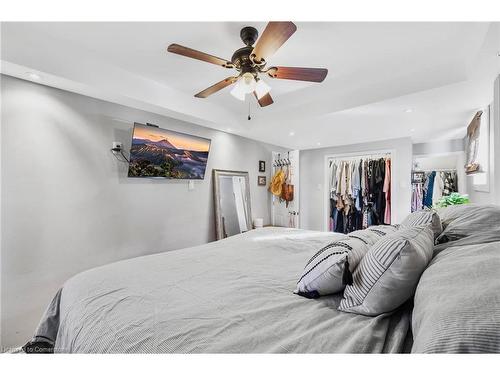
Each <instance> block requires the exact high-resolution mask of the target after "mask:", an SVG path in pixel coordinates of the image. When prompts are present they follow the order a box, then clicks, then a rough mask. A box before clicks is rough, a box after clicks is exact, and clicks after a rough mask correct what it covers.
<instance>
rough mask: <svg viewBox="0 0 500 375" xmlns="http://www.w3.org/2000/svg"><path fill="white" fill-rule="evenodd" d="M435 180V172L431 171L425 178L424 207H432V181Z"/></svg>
mask: <svg viewBox="0 0 500 375" xmlns="http://www.w3.org/2000/svg"><path fill="white" fill-rule="evenodd" d="M435 178H436V172H435V171H432V172H431V173H429V176H428V177H427V178H426V184H425V185H424V206H425V207H432V193H433V192H434V179H435Z"/></svg>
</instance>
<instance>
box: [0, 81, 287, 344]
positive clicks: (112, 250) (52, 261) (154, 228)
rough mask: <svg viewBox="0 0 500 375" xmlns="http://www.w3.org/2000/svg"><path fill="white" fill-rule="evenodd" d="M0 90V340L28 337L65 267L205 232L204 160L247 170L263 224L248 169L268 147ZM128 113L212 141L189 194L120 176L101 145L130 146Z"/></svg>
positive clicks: (110, 109) (96, 103)
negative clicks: (200, 178)
mask: <svg viewBox="0 0 500 375" xmlns="http://www.w3.org/2000/svg"><path fill="white" fill-rule="evenodd" d="M1 89H2V117H1V119H2V139H1V153H2V154H1V161H2V175H3V179H2V184H1V198H2V207H1V218H2V221H1V223H2V228H1V230H2V242H1V244H2V250H3V251H2V254H1V267H2V268H1V282H2V283H1V287H2V321H1V323H2V324H1V325H2V338H3V345H4V346H5V347H9V346H12V345H20V344H24V343H25V342H26V341H27V340H28V339H29V338H30V336H31V334H32V333H33V331H34V329H35V327H36V325H37V323H38V320H39V318H40V316H41V314H42V312H43V310H44V309H45V306H46V305H47V304H48V302H49V301H50V299H51V298H52V296H53V294H54V293H55V292H56V291H57V289H58V288H59V287H60V286H61V285H62V284H63V283H64V281H65V280H66V279H68V278H70V277H71V276H73V275H75V274H76V273H78V272H80V271H83V270H85V269H89V268H92V267H95V266H99V265H102V264H106V263H109V262H113V261H117V260H120V259H125V258H130V257H136V256H140V255H145V254H151V253H157V252H162V251H167V250H173V249H178V248H183V247H188V246H194V245H199V244H203V243H206V242H208V241H212V240H214V239H215V233H214V232H215V228H214V220H213V216H214V214H213V203H212V202H213V200H212V182H211V179H212V175H211V172H212V169H213V168H217V169H231V170H243V171H249V173H250V184H251V186H250V189H251V201H252V214H253V215H254V217H263V218H264V223H265V224H266V223H269V221H270V194H269V193H268V192H267V190H266V187H263V186H258V185H257V175H262V174H265V175H266V176H267V178H268V180H269V178H270V173H269V170H270V166H271V151H272V150H280V148H278V147H273V146H271V145H267V144H263V143H259V142H256V141H252V140H249V139H245V138H241V137H239V136H235V135H231V134H227V133H223V132H218V131H215V130H211V129H208V128H203V127H199V126H196V125H193V124H189V123H186V122H182V121H178V120H174V119H170V118H166V117H162V116H159V115H155V114H151V113H147V112H143V111H139V110H135V109H132V108H128V107H124V106H120V105H116V104H111V103H108V102H104V101H100V100H95V99H92V98H89V97H85V96H81V95H77V94H72V93H69V92H65V91H61V90H57V89H54V88H50V87H46V86H42V85H37V84H33V83H30V82H27V81H22V80H18V79H14V78H11V77H7V76H2V83H1ZM134 121H137V122H142V123H146V122H150V123H154V124H157V125H159V126H160V127H165V128H169V129H173V130H178V131H182V132H186V133H191V134H195V135H199V136H202V137H206V138H211V139H212V144H211V152H210V156H209V162H208V168H207V175H206V176H205V180H203V181H195V190H194V191H188V186H187V182H186V181H169V180H163V179H137V178H134V179H129V178H127V177H126V174H127V166H126V164H123V163H119V162H117V161H116V159H115V158H114V156H113V155H112V154H111V152H110V151H109V149H110V148H111V142H112V141H115V140H118V141H122V142H123V144H124V145H125V146H126V148H127V149H128V148H129V145H130V142H131V132H132V126H133V123H134ZM249 124H250V123H249ZM259 160H265V161H266V169H267V172H266V173H258V161H259ZM235 251H236V249H235Z"/></svg>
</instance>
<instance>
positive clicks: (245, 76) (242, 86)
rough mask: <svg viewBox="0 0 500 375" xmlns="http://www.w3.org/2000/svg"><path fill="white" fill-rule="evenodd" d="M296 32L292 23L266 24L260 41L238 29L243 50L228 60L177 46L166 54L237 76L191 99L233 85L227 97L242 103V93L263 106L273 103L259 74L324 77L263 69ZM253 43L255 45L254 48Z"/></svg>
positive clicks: (322, 72) (308, 71) (311, 71)
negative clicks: (193, 60)
mask: <svg viewBox="0 0 500 375" xmlns="http://www.w3.org/2000/svg"><path fill="white" fill-rule="evenodd" d="M296 30H297V26H295V24H294V23H293V22H269V23H268V24H267V26H266V28H265V29H264V32H263V33H262V35H261V36H260V39H259V40H257V37H258V35H259V33H258V32H257V29H255V28H254V27H251V26H247V27H244V28H242V29H241V32H240V38H241V40H242V41H243V43H245V47H242V48H240V49H238V50H236V51H235V52H234V54H233V57H231V61H228V60H225V59H221V58H220V57H217V56H212V55H209V54H206V53H203V52H200V51H197V50H194V49H191V48H188V47H184V46H181V45H179V44H171V45H169V46H168V48H167V51H168V52H172V53H176V54H178V55H182V56H186V57H191V58H193V59H197V60H201V61H206V62H209V63H212V64H216V65H220V66H222V67H224V68H228V69H236V70H237V71H238V73H239V74H238V75H236V76H232V77H228V78H226V79H223V80H222V81H220V82H217V83H216V84H214V85H212V86H210V87H209V88H206V89H205V90H203V91H200V92H199V93H198V94H196V95H195V97H197V98H206V97H208V96H209V95H212V94H214V93H216V92H217V91H219V90H222V89H223V88H225V87H227V86H230V85H232V84H233V83H236V85H235V86H234V88H233V89H232V90H231V95H233V96H234V97H236V98H237V99H239V100H245V95H246V94H251V93H253V95H254V96H255V98H256V99H257V101H258V102H259V105H260V106H261V107H265V106H268V105H270V104H272V103H273V98H272V97H271V95H270V94H269V91H270V90H271V87H270V86H269V85H267V84H266V83H265V82H264V81H263V80H262V79H261V78H260V77H259V75H260V74H267V76H268V77H270V78H273V79H290V80H296V81H308V82H322V81H323V80H324V79H325V77H326V75H327V74H328V69H323V68H296V67H285V66H271V67H266V65H267V58H269V57H270V56H272V55H273V54H274V53H275V52H276V51H277V50H278V49H279V48H280V47H281V46H282V45H283V44H284V43H285V42H286V41H287V40H288V38H290V36H292V34H293V33H294V32H295V31H296ZM256 41H257V43H256V44H255V46H254V43H255V42H256Z"/></svg>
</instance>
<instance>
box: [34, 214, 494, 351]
mask: <svg viewBox="0 0 500 375" xmlns="http://www.w3.org/2000/svg"><path fill="white" fill-rule="evenodd" d="M438 214H439V217H440V221H441V222H442V224H443V228H444V230H443V231H442V233H441V235H440V236H439V238H438V241H437V242H438V244H437V245H436V246H435V247H434V251H433V252H434V256H433V259H432V260H431V262H430V264H429V265H428V266H427V268H426V269H425V271H424V272H423V274H422V275H421V277H420V280H419V282H418V285H417V286H416V291H415V295H414V297H413V298H410V299H409V300H408V301H407V302H406V303H405V304H403V305H402V306H400V307H399V308H397V309H396V310H395V311H392V312H391V313H386V314H382V315H378V316H375V317H368V316H363V315H358V314H352V313H346V312H340V311H338V310H337V307H338V305H339V303H340V300H341V298H342V293H339V294H334V295H329V296H323V297H321V298H318V299H307V298H304V297H301V296H298V295H296V294H293V290H294V289H295V287H296V282H297V278H298V276H299V275H300V274H301V272H302V270H303V267H304V265H305V264H306V262H307V260H308V259H309V258H310V257H311V255H312V254H314V253H315V252H316V251H317V250H318V249H320V248H322V247H323V246H325V245H327V244H329V243H331V242H332V241H336V240H341V239H342V238H343V237H344V235H343V234H336V233H326V232H313V231H305V230H298V229H286V228H263V229H258V230H252V231H250V232H247V233H244V234H241V235H237V236H233V237H230V238H227V239H224V240H221V241H217V242H212V243H209V244H206V245H202V246H197V247H192V248H188V249H182V250H176V251H170V252H164V253H159V254H155V255H150V256H144V257H139V258H134V259H129V260H125V261H121V262H117V263H113V264H109V265H105V266H102V267H98V268H94V269H91V270H88V271H86V272H83V273H80V274H78V275H76V276H74V277H73V278H71V279H69V280H68V281H67V282H66V283H65V284H64V285H63V286H62V287H61V289H60V290H59V291H58V292H57V294H56V295H55V297H54V298H53V300H52V302H51V303H50V304H49V306H48V308H47V311H46V312H45V314H44V316H43V317H42V319H41V321H40V324H39V326H38V328H37V330H36V332H35V335H34V337H33V339H32V340H31V341H30V342H29V343H28V344H27V345H26V346H25V347H24V349H25V351H26V352H44V351H47V352H52V351H53V352H55V353H406V352H412V353H492V352H494V353H498V352H500V293H499V291H500V273H499V271H498V270H499V269H500V207H498V206H477V205H464V206H463V207H451V208H448V209H444V210H440V211H439V212H438Z"/></svg>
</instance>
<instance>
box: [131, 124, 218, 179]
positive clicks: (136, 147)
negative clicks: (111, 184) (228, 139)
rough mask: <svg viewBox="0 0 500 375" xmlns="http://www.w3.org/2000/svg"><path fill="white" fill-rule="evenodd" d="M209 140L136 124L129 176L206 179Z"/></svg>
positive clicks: (148, 125) (153, 126)
mask: <svg viewBox="0 0 500 375" xmlns="http://www.w3.org/2000/svg"><path fill="white" fill-rule="evenodd" d="M209 150H210V139H206V138H201V137H196V136H194V135H189V134H184V133H179V132H175V131H172V130H166V129H161V128H159V127H157V126H155V125H150V124H147V125H143V124H138V123H135V124H134V132H133V135H132V146H131V148H130V164H129V170H128V176H129V177H164V178H172V179H189V180H203V178H204V177H205V169H206V168H207V162H208V153H209Z"/></svg>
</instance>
